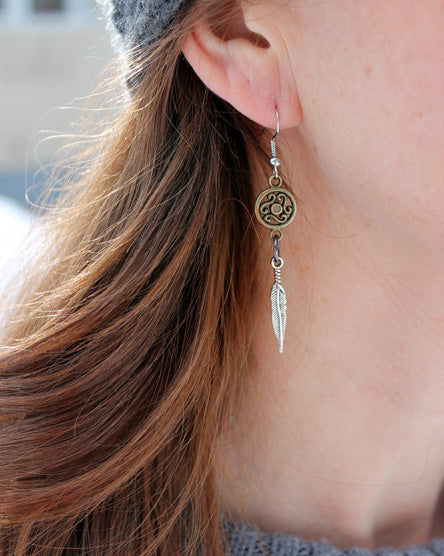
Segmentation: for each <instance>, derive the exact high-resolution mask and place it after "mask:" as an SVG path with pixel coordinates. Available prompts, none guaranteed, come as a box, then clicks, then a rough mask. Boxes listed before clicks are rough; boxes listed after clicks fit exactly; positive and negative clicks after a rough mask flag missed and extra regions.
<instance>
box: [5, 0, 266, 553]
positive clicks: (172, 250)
mask: <svg viewBox="0 0 444 556" xmlns="http://www.w3.org/2000/svg"><path fill="white" fill-rule="evenodd" d="M234 6H235V3H234V2H232V1H231V0H225V1H223V2H221V1H220V0H214V1H213V2H207V1H203V0H190V1H189V2H188V4H187V6H186V7H185V8H184V9H182V10H181V12H180V13H179V14H178V16H177V17H176V18H175V21H174V24H173V25H171V27H170V29H169V31H168V34H166V35H164V36H163V37H162V38H161V39H160V40H159V41H157V42H156V43H155V44H154V45H152V46H151V47H150V48H149V49H146V50H145V51H143V52H142V51H139V52H136V51H134V52H133V53H132V56H131V61H130V68H129V69H128V67H127V71H130V72H131V73H130V74H129V73H127V74H126V75H125V78H126V79H127V82H128V83H129V84H130V86H131V87H132V90H131V95H130V96H129V97H128V98H127V101H126V103H125V105H124V107H123V108H122V109H121V110H120V112H119V115H118V117H117V118H115V120H114V121H113V122H112V123H110V124H109V126H108V128H107V130H106V132H103V133H101V134H100V135H99V136H98V138H97V140H96V142H95V146H94V149H95V150H94V156H92V153H91V152H90V151H88V156H87V160H88V162H87V164H85V165H83V166H82V167H81V170H82V171H81V175H80V177H78V179H77V181H76V183H74V184H71V185H70V186H69V188H67V191H66V192H65V194H64V195H59V196H58V198H57V201H56V204H55V206H53V207H52V208H51V210H48V211H46V212H45V213H44V214H42V215H41V218H40V222H43V224H44V226H43V227H44V228H45V229H46V235H45V238H46V239H45V244H44V248H43V249H42V251H41V253H40V255H39V256H38V257H37V256H36V257H35V259H34V260H33V261H32V268H28V270H27V275H26V278H23V279H22V281H21V287H20V288H19V290H20V291H19V293H18V294H17V296H16V299H15V304H14V307H13V308H12V309H11V310H10V312H9V313H8V319H7V324H6V326H5V330H4V332H3V342H2V343H3V347H2V351H1V356H0V554H1V555H2V556H11V555H14V556H25V555H29V554H32V555H48V556H49V555H50V556H54V555H62V554H63V555H64V554H79V555H88V556H108V555H109V556H111V555H112V556H118V555H122V556H123V555H125V556H128V555H154V554H161V555H168V556H173V555H179V554H197V553H203V554H205V555H208V556H210V555H211V556H220V555H222V554H223V542H222V541H223V532H222V529H221V527H220V517H221V516H220V507H219V503H218V496H217V489H216V482H215V474H214V454H215V446H216V442H217V439H218V438H219V435H220V434H221V433H222V431H224V430H225V429H226V427H227V426H228V425H229V418H230V415H232V413H233V411H234V409H235V406H236V403H237V400H238V396H239V395H240V392H241V387H242V384H243V383H244V382H245V380H246V378H247V376H248V374H247V373H248V368H247V365H246V361H247V354H248V346H249V334H248V330H249V309H248V307H249V303H250V299H251V293H252V287H253V283H252V280H251V276H252V274H253V266H254V264H255V241H254V240H255V237H254V231H253V230H254V228H253V226H252V217H251V214H252V210H253V205H254V201H253V199H252V186H251V172H250V169H251V167H252V166H251V162H252V157H256V159H257V160H258V161H259V164H260V160H262V158H261V157H263V155H264V150H263V148H262V146H261V141H260V139H261V138H260V130H259V129H258V128H257V126H256V125H255V124H254V123H253V122H251V121H249V120H248V119H247V118H245V117H243V116H242V115H240V114H239V113H237V112H236V111H235V110H234V109H233V108H232V107H231V106H230V105H229V104H228V103H226V102H225V101H224V100H222V99H221V98H219V97H218V96H216V95H215V94H213V93H212V92H211V91H209V90H208V89H207V88H206V87H205V86H204V85H203V83H202V82H201V81H200V80H199V79H198V78H197V76H196V75H195V73H194V72H193V70H192V68H191V67H190V66H189V65H188V63H187V61H186V59H185V58H184V56H183V54H182V53H181V45H182V43H183V40H184V38H185V37H186V35H187V33H188V32H190V30H191V29H192V27H193V25H194V24H195V22H196V21H197V19H198V18H199V17H204V16H205V17H208V16H209V14H211V17H213V19H214V20H215V21H220V22H221V21H222V20H223V18H226V17H227V14H229V13H230V10H229V9H228V8H229V7H230V9H231V8H233V9H234ZM134 83H136V84H137V86H134ZM131 84H132V85H131ZM247 144H248V150H247ZM263 158H264V160H265V161H266V157H263ZM76 175H77V176H78V173H77V174H76ZM16 286H18V282H16V281H15V282H14V287H16Z"/></svg>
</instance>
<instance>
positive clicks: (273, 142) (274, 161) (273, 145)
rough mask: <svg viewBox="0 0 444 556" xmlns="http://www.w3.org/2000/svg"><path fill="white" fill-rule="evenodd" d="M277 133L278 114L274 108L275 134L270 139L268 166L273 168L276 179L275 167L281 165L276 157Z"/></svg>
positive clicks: (276, 171)
mask: <svg viewBox="0 0 444 556" xmlns="http://www.w3.org/2000/svg"><path fill="white" fill-rule="evenodd" d="M278 133H279V112H278V109H277V107H276V133H275V134H274V135H273V137H272V138H271V139H270V151H271V158H270V164H271V165H272V166H273V171H274V177H275V178H276V179H277V178H278V177H279V175H278V169H277V167H278V166H279V165H280V163H281V161H280V160H279V158H278V157H277V155H276V137H277V136H278Z"/></svg>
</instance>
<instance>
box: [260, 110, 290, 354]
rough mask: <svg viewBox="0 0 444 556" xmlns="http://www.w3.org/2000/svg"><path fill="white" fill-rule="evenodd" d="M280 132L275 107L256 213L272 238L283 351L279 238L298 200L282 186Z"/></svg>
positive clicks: (274, 309) (274, 315)
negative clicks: (269, 171)
mask: <svg viewBox="0 0 444 556" xmlns="http://www.w3.org/2000/svg"><path fill="white" fill-rule="evenodd" d="M278 133H279V113H278V110H277V108H276V133H275V134H274V135H273V137H272V138H271V139H270V150H271V158H270V164H271V165H272V167H273V173H272V174H271V176H269V178H268V185H269V187H267V189H265V190H264V191H262V193H260V194H259V195H258V197H257V199H256V204H255V213H256V217H257V219H258V220H259V222H260V223H261V224H262V225H263V226H266V227H267V228H270V238H271V239H272V240H273V256H272V258H271V260H270V264H271V266H272V268H273V270H274V283H273V286H272V288H271V293H270V300H271V322H272V324H273V330H274V333H275V335H276V339H277V342H278V347H279V351H280V352H281V353H282V352H283V350H284V334H285V325H286V322H287V300H286V295H285V290H284V288H283V287H282V284H281V269H282V267H283V266H284V260H283V259H282V257H281V256H280V241H281V239H282V236H283V232H282V228H283V227H284V226H287V225H288V224H290V222H291V221H292V220H293V218H294V217H295V215H296V210H297V207H296V200H295V198H294V196H293V194H292V193H291V192H290V191H288V189H284V188H283V187H282V178H281V176H279V174H278V166H279V165H280V160H279V158H278V157H277V155H276V137H277V136H278Z"/></svg>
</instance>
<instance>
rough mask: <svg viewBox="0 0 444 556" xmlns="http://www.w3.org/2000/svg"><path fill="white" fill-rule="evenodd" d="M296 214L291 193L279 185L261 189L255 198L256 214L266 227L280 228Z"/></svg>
mask: <svg viewBox="0 0 444 556" xmlns="http://www.w3.org/2000/svg"><path fill="white" fill-rule="evenodd" d="M295 214H296V201H295V199H294V197H293V195H292V194H291V193H290V192H289V191H287V190H286V189H283V188H281V187H271V188H269V189H266V190H265V191H263V192H262V193H261V194H260V195H259V197H258V198H257V200H256V216H257V217H258V219H259V221H260V222H261V223H262V224H263V225H264V226H266V227H267V228H282V227H284V226H287V224H290V222H291V221H292V220H293V218H294V216H295Z"/></svg>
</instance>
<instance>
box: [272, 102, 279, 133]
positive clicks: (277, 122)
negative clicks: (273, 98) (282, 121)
mask: <svg viewBox="0 0 444 556" xmlns="http://www.w3.org/2000/svg"><path fill="white" fill-rule="evenodd" d="M275 110H276V133H275V134H274V135H273V137H272V140H273V141H274V140H275V139H276V137H277V136H278V133H279V112H278V109H277V108H275Z"/></svg>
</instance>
